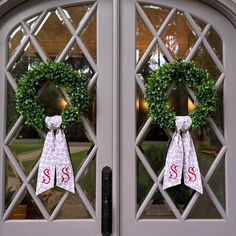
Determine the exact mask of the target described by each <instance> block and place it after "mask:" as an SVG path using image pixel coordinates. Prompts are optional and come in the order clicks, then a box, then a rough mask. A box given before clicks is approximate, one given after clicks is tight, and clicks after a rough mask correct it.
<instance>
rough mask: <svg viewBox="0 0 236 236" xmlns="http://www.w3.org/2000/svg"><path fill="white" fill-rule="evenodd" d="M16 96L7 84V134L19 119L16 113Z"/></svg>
mask: <svg viewBox="0 0 236 236" xmlns="http://www.w3.org/2000/svg"><path fill="white" fill-rule="evenodd" d="M15 99H16V96H15V91H14V89H13V88H12V87H11V85H10V84H9V82H7V133H8V132H9V131H10V130H11V128H12V127H13V125H14V124H15V122H16V121H17V119H18V118H19V114H18V113H17V111H16V104H15V102H16V100H15Z"/></svg>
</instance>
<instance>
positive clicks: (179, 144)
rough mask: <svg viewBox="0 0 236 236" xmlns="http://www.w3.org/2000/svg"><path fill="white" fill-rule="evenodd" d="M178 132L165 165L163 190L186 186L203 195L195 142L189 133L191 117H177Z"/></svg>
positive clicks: (173, 138) (172, 141)
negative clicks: (182, 182)
mask: <svg viewBox="0 0 236 236" xmlns="http://www.w3.org/2000/svg"><path fill="white" fill-rule="evenodd" d="M175 124H176V131H175V133H174V135H173V137H172V140H171V143H170V146H169V149H168V152H167V157H166V163H165V171H164V181H163V189H167V188H170V187H173V186H175V185H178V184H181V178H182V171H183V176H184V184H185V185H187V186H188V187H190V188H192V189H194V190H196V191H198V192H199V193H201V194H202V193H203V190H202V181H201V174H200V169H199V165H198V160H197V155H196V151H195V148H194V144H193V140H192V138H191V135H190V133H189V131H188V130H189V129H190V127H191V125H192V120H191V118H190V117H189V116H177V117H176V121H175Z"/></svg>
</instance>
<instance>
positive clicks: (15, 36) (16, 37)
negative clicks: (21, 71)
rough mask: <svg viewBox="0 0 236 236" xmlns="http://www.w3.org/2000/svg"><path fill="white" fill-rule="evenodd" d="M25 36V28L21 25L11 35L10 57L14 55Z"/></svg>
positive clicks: (9, 42)
mask: <svg viewBox="0 0 236 236" xmlns="http://www.w3.org/2000/svg"><path fill="white" fill-rule="evenodd" d="M24 38H25V33H24V29H23V28H22V26H21V25H19V26H18V27H17V28H16V29H15V30H14V31H13V32H12V34H11V35H10V37H9V40H8V56H9V59H10V58H11V57H12V56H13V54H14V53H15V51H16V49H17V48H18V47H19V46H20V45H21V43H22V41H23V40H24Z"/></svg>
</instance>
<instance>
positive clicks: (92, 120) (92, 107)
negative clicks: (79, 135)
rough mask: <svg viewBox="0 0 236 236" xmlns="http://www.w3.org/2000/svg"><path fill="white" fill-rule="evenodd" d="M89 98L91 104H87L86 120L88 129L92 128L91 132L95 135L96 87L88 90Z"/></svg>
mask: <svg viewBox="0 0 236 236" xmlns="http://www.w3.org/2000/svg"><path fill="white" fill-rule="evenodd" d="M90 97H91V100H90V101H91V102H90V104H89V109H88V114H87V118H88V120H89V124H90V127H91V128H92V130H93V132H94V133H95V134H96V127H97V126H96V123H97V122H96V121H97V119H96V117H97V88H96V86H93V88H92V89H91V90H90Z"/></svg>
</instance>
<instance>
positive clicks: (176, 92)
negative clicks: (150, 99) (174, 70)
mask: <svg viewBox="0 0 236 236" xmlns="http://www.w3.org/2000/svg"><path fill="white" fill-rule="evenodd" d="M168 103H169V106H170V108H171V109H172V110H173V111H175V113H176V115H177V116H186V115H188V114H189V113H190V112H192V111H193V110H194V109H195V108H196V104H195V103H194V101H193V100H192V98H191V97H190V95H189V93H188V91H187V89H186V87H185V85H184V84H183V83H177V84H174V85H173V86H172V87H171V89H170V95H169V97H168Z"/></svg>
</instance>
